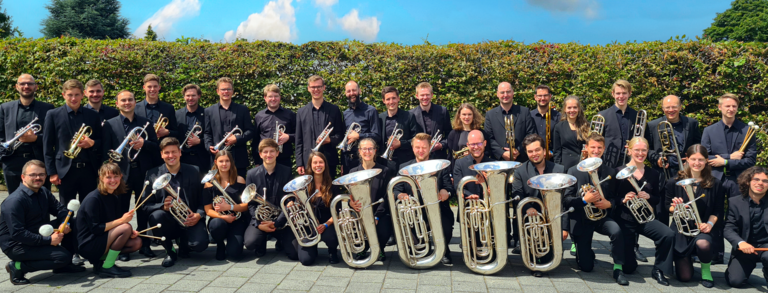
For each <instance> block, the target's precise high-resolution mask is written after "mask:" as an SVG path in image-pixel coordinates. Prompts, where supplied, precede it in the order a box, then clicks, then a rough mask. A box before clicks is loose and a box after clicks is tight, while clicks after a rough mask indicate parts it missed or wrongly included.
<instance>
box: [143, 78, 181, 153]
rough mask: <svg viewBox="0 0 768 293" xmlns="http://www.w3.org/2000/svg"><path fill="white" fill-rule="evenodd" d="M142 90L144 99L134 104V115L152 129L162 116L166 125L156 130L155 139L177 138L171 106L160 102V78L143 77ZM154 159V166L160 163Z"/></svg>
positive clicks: (174, 117)
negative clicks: (143, 120)
mask: <svg viewBox="0 0 768 293" xmlns="http://www.w3.org/2000/svg"><path fill="white" fill-rule="evenodd" d="M142 88H143V89H144V94H145V95H146V97H145V98H144V100H143V101H141V102H138V103H137V104H136V115H139V116H141V117H144V118H147V119H149V121H152V125H153V127H154V125H155V124H157V122H158V121H159V119H160V116H161V115H162V117H163V118H167V119H168V125H167V126H165V127H159V128H158V129H157V139H158V140H162V139H163V138H164V137H175V138H179V132H178V131H177V129H176V126H177V125H178V123H177V122H176V115H175V113H174V112H175V110H174V109H173V105H171V104H169V103H166V102H163V101H161V100H160V77H158V76H157V75H154V74H151V73H150V74H147V75H145V76H144V80H143V86H142ZM155 159H156V160H158V161H157V162H156V164H160V163H161V161H160V158H159V157H158V158H155Z"/></svg>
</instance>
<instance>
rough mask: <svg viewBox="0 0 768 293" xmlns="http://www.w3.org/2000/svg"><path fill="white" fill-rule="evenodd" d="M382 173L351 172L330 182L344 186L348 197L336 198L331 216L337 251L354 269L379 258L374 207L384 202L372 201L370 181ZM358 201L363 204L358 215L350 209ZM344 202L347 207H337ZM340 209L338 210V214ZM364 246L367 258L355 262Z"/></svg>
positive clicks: (364, 266)
mask: <svg viewBox="0 0 768 293" xmlns="http://www.w3.org/2000/svg"><path fill="white" fill-rule="evenodd" d="M379 173H381V169H369V170H361V171H357V172H352V173H349V174H347V175H344V176H341V177H339V178H336V180H333V185H344V187H346V188H347V190H348V191H349V193H350V195H351V197H350V195H347V194H341V195H337V196H336V197H335V198H334V199H333V201H331V216H332V217H333V223H334V224H336V225H338V226H336V236H337V237H338V238H339V249H341V257H342V258H343V259H344V262H346V263H347V265H349V266H350V267H353V268H360V269H362V268H367V267H369V266H371V265H372V264H373V263H375V262H376V260H377V259H378V257H379V252H381V248H380V247H379V237H378V236H377V235H376V222H375V220H374V217H373V210H372V209H371V207H373V206H374V205H376V204H379V203H382V202H384V199H383V198H382V199H379V200H378V201H376V202H371V201H372V200H371V187H370V181H371V179H373V177H375V176H376V175H379ZM352 199H354V200H357V201H358V202H360V203H361V204H362V206H363V207H362V208H361V209H360V211H359V212H357V211H355V210H353V209H352V208H351V207H349V205H348V203H349V201H350V200H352ZM344 202H346V203H347V206H346V207H344V206H342V207H341V208H337V206H338V205H339V204H343V203H344ZM338 210H340V211H338ZM366 239H367V240H368V242H367V244H368V246H369V247H370V248H371V254H370V255H369V256H368V257H367V258H361V259H355V254H357V253H360V252H364V251H365V247H366Z"/></svg>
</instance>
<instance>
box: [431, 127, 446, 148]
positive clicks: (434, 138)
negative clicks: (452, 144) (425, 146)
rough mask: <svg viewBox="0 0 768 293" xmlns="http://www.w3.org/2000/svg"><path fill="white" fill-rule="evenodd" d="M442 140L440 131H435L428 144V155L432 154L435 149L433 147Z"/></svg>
mask: <svg viewBox="0 0 768 293" xmlns="http://www.w3.org/2000/svg"><path fill="white" fill-rule="evenodd" d="M442 139H443V134H442V133H440V129H438V130H437V131H435V135H433V136H432V141H430V142H429V153H432V151H433V150H434V149H435V145H437V143H438V142H440V140H442Z"/></svg>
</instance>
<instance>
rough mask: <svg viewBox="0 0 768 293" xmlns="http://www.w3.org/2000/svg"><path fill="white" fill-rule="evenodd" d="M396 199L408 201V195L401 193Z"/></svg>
mask: <svg viewBox="0 0 768 293" xmlns="http://www.w3.org/2000/svg"><path fill="white" fill-rule="evenodd" d="M397 199H399V200H406V199H408V194H405V193H402V192H401V193H400V194H398V195H397Z"/></svg>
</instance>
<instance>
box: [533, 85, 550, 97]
mask: <svg viewBox="0 0 768 293" xmlns="http://www.w3.org/2000/svg"><path fill="white" fill-rule="evenodd" d="M538 90H547V94H550V95H551V94H552V89H551V88H549V86H546V85H543V84H540V85H538V86H536V90H535V91H534V92H533V93H534V94H536V91H538Z"/></svg>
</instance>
